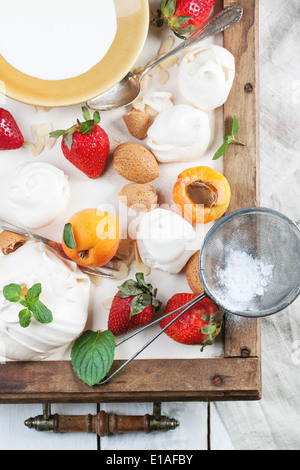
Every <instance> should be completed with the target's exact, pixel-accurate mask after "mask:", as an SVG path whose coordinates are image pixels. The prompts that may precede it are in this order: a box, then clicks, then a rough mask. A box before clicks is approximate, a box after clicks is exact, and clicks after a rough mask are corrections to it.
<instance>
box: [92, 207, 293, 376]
mask: <svg viewBox="0 0 300 470" xmlns="http://www.w3.org/2000/svg"><path fill="white" fill-rule="evenodd" d="M297 225H299V224H296V223H294V222H292V221H291V220H289V219H288V218H287V217H285V216H284V215H282V214H280V213H278V212H275V211H273V210H271V209H264V208H256V207H253V208H247V209H241V210H238V211H235V212H233V213H231V214H229V215H227V216H225V217H224V218H222V219H221V220H219V221H218V222H216V223H215V225H214V226H213V228H212V229H211V230H210V231H209V232H208V234H207V235H206V238H205V240H204V243H203V246H202V249H201V253H200V257H199V276H200V280H201V282H202V285H203V288H204V293H203V294H200V295H199V296H197V297H195V299H193V300H191V301H190V302H188V303H187V304H185V305H182V306H181V307H180V308H178V309H176V310H174V311H172V312H170V313H168V314H167V315H165V316H163V317H161V318H158V319H157V320H155V321H153V322H152V323H150V324H149V325H146V326H144V327H143V328H141V329H139V330H138V331H135V332H134V333H132V334H130V335H129V336H127V337H126V338H124V339H122V340H121V341H120V342H119V343H117V345H116V346H119V345H120V344H122V343H124V342H126V341H128V340H129V339H131V338H133V337H134V336H136V335H137V334H139V333H141V332H142V331H144V330H145V329H146V328H149V327H150V326H152V325H155V324H157V323H159V322H161V320H162V319H164V318H167V317H169V316H171V315H174V313H178V315H177V316H176V317H175V318H174V319H172V320H171V322H170V323H169V324H168V325H166V326H165V327H164V328H163V329H161V331H159V332H158V333H157V334H156V335H155V336H154V337H153V338H151V339H150V340H149V341H148V342H147V343H146V344H145V345H144V346H143V347H142V348H141V349H140V350H139V351H137V352H136V353H135V354H134V355H133V356H132V357H131V358H130V359H128V361H126V362H125V363H124V364H123V365H122V366H121V367H120V368H119V369H117V370H116V371H115V372H113V373H112V374H111V375H110V376H109V377H107V378H106V379H104V380H103V381H102V382H100V383H99V384H98V385H103V384H105V383H107V382H109V380H110V379H111V378H112V377H114V376H115V375H116V374H117V373H119V372H120V371H121V370H122V369H124V367H126V366H127V365H128V364H129V363H130V362H131V361H133V360H134V359H135V358H136V357H137V356H138V355H139V354H141V353H142V352H143V351H144V350H145V349H146V348H147V347H148V346H149V345H150V344H152V343H153V342H154V341H155V340H156V339H157V338H158V337H159V336H160V335H161V334H162V333H164V331H166V330H167V329H168V328H169V327H170V326H171V325H172V324H173V323H175V322H176V321H177V320H178V319H179V318H180V317H181V316H182V315H184V313H185V312H187V311H189V310H190V309H191V308H192V307H194V306H195V305H196V304H197V303H198V302H200V301H201V300H202V299H204V298H205V297H209V298H211V299H212V300H213V301H214V302H215V303H216V304H217V305H218V306H219V307H220V308H222V309H223V310H224V311H226V312H229V313H233V314H236V315H239V316H242V317H254V318H255V317H265V316H268V315H273V314H275V313H277V312H279V311H282V310H284V309H285V308H286V307H288V306H289V305H290V304H291V303H292V302H294V300H296V298H297V297H298V296H299V294H300V232H299V229H298V227H297ZM232 252H239V253H242V254H244V255H245V256H246V257H247V259H250V260H252V261H256V262H259V263H262V265H263V266H267V267H270V266H271V267H272V273H271V275H269V276H268V278H269V279H268V282H267V283H266V285H264V288H263V293H261V294H260V295H253V298H251V301H247V302H246V303H245V302H244V301H241V300H240V299H239V301H238V302H237V301H235V299H234V297H233V298H232V299H231V298H230V297H229V295H228V292H229V289H228V285H226V277H225V282H224V278H222V276H221V277H220V273H222V272H225V273H226V266H227V267H228V262H229V260H230V254H231V253H232ZM229 267H230V263H229ZM241 269H243V266H241ZM242 283H246V284H247V288H248V284H249V286H250V279H247V272H246V276H244V277H243V279H242ZM244 291H245V292H246V291H247V289H245V290H244ZM249 305H250V307H249Z"/></svg>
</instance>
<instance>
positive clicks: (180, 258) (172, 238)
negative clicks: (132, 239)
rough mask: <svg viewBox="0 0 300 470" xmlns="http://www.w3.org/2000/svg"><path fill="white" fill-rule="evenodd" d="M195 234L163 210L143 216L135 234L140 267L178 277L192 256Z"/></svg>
mask: <svg viewBox="0 0 300 470" xmlns="http://www.w3.org/2000/svg"><path fill="white" fill-rule="evenodd" d="M195 243H196V231H195V230H194V228H193V226H192V225H191V224H190V223H189V222H187V221H186V220H184V219H183V218H182V217H181V216H180V215H178V214H176V213H175V212H172V211H170V210H166V209H154V210H152V211H151V212H148V213H147V214H145V215H144V216H143V218H142V220H141V222H140V224H139V227H138V230H137V245H138V249H139V253H140V256H141V259H142V261H143V263H144V264H146V265H147V266H149V267H150V268H153V269H160V270H162V271H166V272H168V273H169V274H178V273H179V272H180V271H181V270H182V269H183V268H184V266H185V265H186V263H187V262H188V260H189V259H190V257H191V256H192V255H193V254H194V253H195V251H196V248H195Z"/></svg>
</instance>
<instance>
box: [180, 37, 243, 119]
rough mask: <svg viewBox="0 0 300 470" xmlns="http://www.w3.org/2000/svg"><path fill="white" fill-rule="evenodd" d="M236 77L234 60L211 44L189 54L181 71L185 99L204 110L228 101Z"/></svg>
mask: <svg viewBox="0 0 300 470" xmlns="http://www.w3.org/2000/svg"><path fill="white" fill-rule="evenodd" d="M234 77H235V59H234V57H233V55H232V54H231V53H230V52H229V51H228V50H227V49H225V48H224V47H221V46H216V45H211V46H208V47H207V48H206V49H201V50H199V49H198V50H196V51H193V52H190V53H188V54H187V55H186V56H185V57H184V59H183V60H182V61H181V63H180V65H179V70H178V86H179V90H180V92H181V94H182V95H183V97H184V98H185V99H186V100H187V101H188V102H189V103H191V104H193V105H194V106H196V107H198V108H200V109H202V110H203V111H213V110H214V109H216V108H219V107H220V106H223V104H224V103H225V102H226V100H227V98H228V95H229V93H230V91H231V88H232V85H233V81H234Z"/></svg>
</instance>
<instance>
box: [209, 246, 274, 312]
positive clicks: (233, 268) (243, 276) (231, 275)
mask: <svg viewBox="0 0 300 470" xmlns="http://www.w3.org/2000/svg"><path fill="white" fill-rule="evenodd" d="M273 270H274V266H271V265H266V264H264V263H263V262H262V261H260V260H258V259H255V258H253V257H252V256H251V255H248V254H247V253H245V252H242V251H238V250H237V251H235V250H231V251H230V252H229V253H228V255H227V256H226V262H225V267H224V269H223V270H221V271H220V272H219V273H218V281H219V283H220V287H222V288H223V295H225V297H224V303H225V302H226V305H232V307H233V310H236V309H237V307H238V308H243V309H244V310H253V309H255V306H256V302H257V298H259V297H262V296H263V295H264V293H265V290H266V287H267V286H268V285H269V283H270V281H271V279H272V276H273Z"/></svg>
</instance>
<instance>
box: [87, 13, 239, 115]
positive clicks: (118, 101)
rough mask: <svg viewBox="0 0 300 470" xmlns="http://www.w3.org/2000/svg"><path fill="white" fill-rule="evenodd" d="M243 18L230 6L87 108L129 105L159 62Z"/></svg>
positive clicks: (91, 102)
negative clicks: (143, 80) (147, 75)
mask: <svg viewBox="0 0 300 470" xmlns="http://www.w3.org/2000/svg"><path fill="white" fill-rule="evenodd" d="M242 16H243V8H242V7H240V6H232V7H228V8H226V9H225V10H223V11H222V12H221V13H219V14H218V15H216V16H215V17H214V18H213V19H212V20H211V21H208V22H206V23H204V24H203V25H202V26H201V27H200V28H198V29H196V30H195V31H194V33H193V34H192V35H191V36H190V37H189V38H188V39H186V40H185V41H183V42H182V43H181V44H179V46H177V47H175V48H174V49H173V50H172V51H170V52H169V53H168V54H166V55H164V56H163V57H161V58H160V59H158V60H157V61H155V62H154V63H153V64H151V65H149V66H148V67H146V68H145V69H144V70H142V71H141V72H139V73H135V74H133V73H131V72H129V73H128V74H127V75H126V76H125V77H124V78H123V80H121V82H120V83H118V84H117V85H115V86H114V87H113V88H111V89H110V90H109V91H107V92H106V93H104V94H103V95H100V96H98V97H97V98H94V99H92V100H90V101H88V102H87V106H88V107H89V108H91V109H96V110H99V111H109V110H111V109H115V108H120V107H122V106H126V105H128V104H131V103H132V102H133V101H134V100H135V99H136V98H137V97H138V95H139V94H140V91H141V81H142V79H143V77H144V76H145V75H146V74H147V73H148V72H150V70H151V69H152V68H154V67H156V66H157V65H158V64H160V63H161V62H164V61H165V60H166V59H168V58H169V57H171V56H173V55H174V54H178V53H179V52H181V51H183V50H184V49H187V48H188V47H191V46H193V45H194V44H197V43H198V42H200V41H203V40H204V39H207V38H209V37H211V36H214V35H216V34H219V33H222V32H223V31H225V30H226V29H228V28H231V27H232V26H234V25H235V24H237V23H238V22H239V21H240V20H241V18H242Z"/></svg>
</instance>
